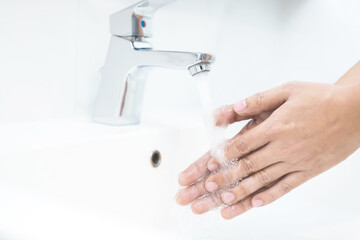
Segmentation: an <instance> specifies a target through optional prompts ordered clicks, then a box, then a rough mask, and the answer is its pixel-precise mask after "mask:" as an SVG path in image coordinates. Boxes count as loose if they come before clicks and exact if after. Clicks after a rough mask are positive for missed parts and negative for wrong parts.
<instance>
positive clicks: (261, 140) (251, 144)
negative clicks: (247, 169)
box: [225, 119, 272, 160]
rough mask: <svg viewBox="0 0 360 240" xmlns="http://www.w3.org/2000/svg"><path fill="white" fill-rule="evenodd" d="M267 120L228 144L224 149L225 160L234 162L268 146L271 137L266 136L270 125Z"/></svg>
mask: <svg viewBox="0 0 360 240" xmlns="http://www.w3.org/2000/svg"><path fill="white" fill-rule="evenodd" d="M267 120H268V119H267ZM267 120H265V121H264V122H263V123H262V124H259V125H258V126H257V127H254V128H252V129H251V130H249V131H247V132H245V133H244V134H241V135H239V136H236V137H235V138H233V139H232V140H231V141H230V144H229V145H227V146H226V147H225V157H226V159H227V160H234V159H238V158H241V157H243V156H245V155H247V154H249V153H251V152H253V151H255V150H257V149H259V148H261V147H263V146H264V145H266V144H268V143H269V142H270V140H271V137H272V136H271V135H270V134H268V131H269V129H270V123H269V121H267Z"/></svg>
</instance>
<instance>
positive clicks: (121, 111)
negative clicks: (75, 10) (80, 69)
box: [93, 0, 215, 125]
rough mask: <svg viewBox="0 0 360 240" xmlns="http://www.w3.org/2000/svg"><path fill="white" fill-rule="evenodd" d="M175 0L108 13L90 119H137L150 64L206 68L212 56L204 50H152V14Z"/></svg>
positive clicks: (148, 1) (154, 1) (123, 122)
mask: <svg viewBox="0 0 360 240" xmlns="http://www.w3.org/2000/svg"><path fill="white" fill-rule="evenodd" d="M173 1H175V0H145V1H141V2H139V3H136V4H134V5H132V6H130V7H128V8H126V9H123V10H121V11H119V12H116V13H114V14H113V15H111V16H110V32H111V34H112V36H111V40H110V47H109V50H108V54H107V59H106V62H105V66H104V67H103V69H102V82H101V85H100V90H99V94H98V97H97V100H96V103H95V110H94V114H93V121H95V122H99V123H105V124H111V125H129V124H137V123H139V122H140V115H141V107H142V98H143V95H144V88H145V82H146V79H147V77H148V74H149V72H150V70H151V68H152V67H165V68H177V69H188V70H189V72H190V74H191V75H193V76H194V75H195V74H197V73H200V72H204V71H210V64H211V63H213V62H214V61H215V59H214V57H213V56H212V55H210V54H206V53H195V52H173V51H156V50H153V49H152V46H151V43H150V42H149V41H148V39H149V38H151V36H152V32H151V21H152V16H153V14H154V13H155V11H156V10H157V9H159V8H160V7H162V6H164V5H166V4H168V3H170V2H173Z"/></svg>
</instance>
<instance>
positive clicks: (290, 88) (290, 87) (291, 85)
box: [283, 81, 299, 92]
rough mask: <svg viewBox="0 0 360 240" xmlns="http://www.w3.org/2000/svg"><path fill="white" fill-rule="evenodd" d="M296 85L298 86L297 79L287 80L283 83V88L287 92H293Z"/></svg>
mask: <svg viewBox="0 0 360 240" xmlns="http://www.w3.org/2000/svg"><path fill="white" fill-rule="evenodd" d="M298 87H299V82H298V81H291V82H287V83H285V84H284V85H283V88H284V89H285V90H286V91H288V92H293V91H294V90H295V89H296V88H298Z"/></svg>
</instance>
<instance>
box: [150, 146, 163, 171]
mask: <svg viewBox="0 0 360 240" xmlns="http://www.w3.org/2000/svg"><path fill="white" fill-rule="evenodd" d="M150 160H151V165H152V166H153V167H154V168H157V167H159V166H160V163H161V153H160V152H159V151H158V150H155V151H153V153H152V154H151V158H150Z"/></svg>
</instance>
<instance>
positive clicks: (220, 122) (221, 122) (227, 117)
mask: <svg viewBox="0 0 360 240" xmlns="http://www.w3.org/2000/svg"><path fill="white" fill-rule="evenodd" d="M249 118H251V117H249V116H246V117H244V116H239V115H238V114H237V113H236V112H235V111H234V105H226V106H222V107H219V108H218V109H216V110H215V111H214V119H215V125H216V126H227V125H229V124H232V123H234V122H238V121H241V120H246V119H249Z"/></svg>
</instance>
